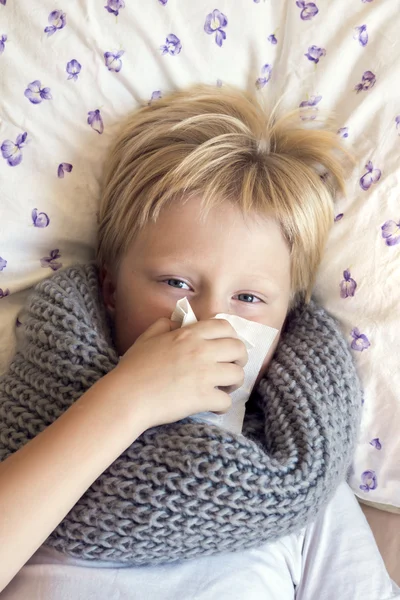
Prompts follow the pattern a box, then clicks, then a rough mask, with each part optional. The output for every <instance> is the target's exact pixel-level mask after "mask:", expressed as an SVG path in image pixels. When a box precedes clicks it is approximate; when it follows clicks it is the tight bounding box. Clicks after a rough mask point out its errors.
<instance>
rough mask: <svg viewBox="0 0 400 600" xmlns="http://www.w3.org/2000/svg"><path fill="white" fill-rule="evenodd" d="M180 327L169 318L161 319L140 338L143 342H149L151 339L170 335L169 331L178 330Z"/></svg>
mask: <svg viewBox="0 0 400 600" xmlns="http://www.w3.org/2000/svg"><path fill="white" fill-rule="evenodd" d="M178 327H180V324H179V323H175V322H174V321H171V319H168V318H167V317H161V318H160V319H157V321H155V322H154V323H153V324H152V325H150V327H148V328H147V329H146V331H145V332H144V333H142V335H141V336H140V338H141V339H142V340H149V339H150V338H153V337H156V336H158V335H162V334H163V333H168V332H169V331H173V330H174V329H178Z"/></svg>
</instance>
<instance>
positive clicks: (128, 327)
mask: <svg viewBox="0 0 400 600" xmlns="http://www.w3.org/2000/svg"><path fill="white" fill-rule="evenodd" d="M161 316H165V315H159V314H158V313H157V311H156V310H154V309H153V308H152V306H151V305H149V304H148V303H144V302H138V301H137V300H135V301H132V302H130V301H129V300H128V301H127V300H126V299H124V298H123V299H117V301H116V305H115V317H114V337H115V339H114V341H115V345H116V348H117V350H118V353H119V354H120V355H121V356H122V354H125V352H126V351H127V350H128V349H129V348H130V347H131V346H132V344H134V343H135V341H136V340H137V338H138V337H139V336H140V335H141V334H142V333H144V332H145V331H146V329H148V328H149V327H150V325H152V324H153V323H154V321H156V320H157V319H158V318H159V317H161Z"/></svg>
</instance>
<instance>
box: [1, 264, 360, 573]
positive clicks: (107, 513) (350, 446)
mask: <svg viewBox="0 0 400 600" xmlns="http://www.w3.org/2000/svg"><path fill="white" fill-rule="evenodd" d="M117 362H118V355H117V352H116V350H115V348H114V346H113V344H112V341H111V335H110V328H109V324H108V322H107V318H106V314H105V311H104V308H103V305H102V303H101V298H100V292H99V286H98V274H97V271H96V268H95V267H94V266H93V265H86V266H75V267H71V268H68V269H66V270H64V271H59V272H57V273H56V274H55V275H54V276H53V277H52V278H50V279H47V280H45V281H42V282H41V283H39V284H38V285H37V286H36V288H35V290H34V292H33V294H32V296H31V298H30V302H29V315H28V318H27V320H26V323H25V325H24V343H23V344H21V348H20V350H19V351H18V353H17V354H16V356H15V358H14V360H13V362H12V364H11V366H10V369H9V371H8V373H7V374H6V375H5V376H4V377H3V378H2V380H1V382H0V461H3V460H4V459H6V458H7V456H9V455H10V454H11V453H13V452H15V451H16V450H18V449H19V448H21V447H22V446H23V445H24V444H26V443H27V442H28V441H29V440H30V439H32V438H34V437H35V436H36V435H38V433H40V432H41V431H42V430H43V429H44V428H45V427H46V426H48V425H50V424H51V423H52V422H53V421H55V419H57V418H58V417H59V416H60V415H61V414H62V413H63V412H64V411H65V410H66V409H67V408H68V407H69V406H70V405H71V404H72V403H73V402H74V401H75V400H76V399H77V398H79V397H80V396H81V395H82V394H83V393H84V392H85V391H86V390H87V389H89V388H90V387H91V386H92V385H93V384H94V383H95V382H96V381H97V380H98V379H99V378H101V377H102V376H103V375H105V374H106V373H107V372H109V371H110V370H111V369H113V368H114V367H115V366H116V364H117ZM154 369H155V371H156V370H157V365H154ZM112 401H113V399H112V398H110V402H111V403H112ZM360 407H361V392H360V387H359V382H358V379H357V376H356V373H355V369H354V366H353V363H352V358H351V356H350V353H349V350H348V348H347V344H346V343H345V341H344V340H343V339H342V335H341V333H340V331H339V328H338V326H337V324H336V323H335V321H334V320H333V319H332V318H331V317H330V316H328V314H327V313H326V312H325V311H324V310H323V309H322V308H319V307H318V306H317V305H316V304H315V303H314V302H311V303H310V304H309V305H307V306H303V307H302V308H299V309H297V310H296V311H294V312H293V313H292V314H291V316H290V317H289V318H288V321H287V325H286V329H285V331H284V333H283V334H282V338H281V341H280V343H279V346H278V349H277V351H276V354H275V357H274V359H273V360H272V362H271V364H270V366H269V368H268V372H267V375H266V377H265V378H264V379H262V381H261V382H260V384H259V386H258V389H257V390H255V391H253V393H252V396H251V398H250V401H249V403H248V408H247V412H246V417H245V422H244V429H243V434H237V435H236V434H232V433H229V432H227V431H225V430H222V429H219V428H217V427H216V426H213V425H209V424H205V423H198V422H195V421H193V420H191V419H190V418H188V419H184V420H182V421H179V422H177V423H173V424H170V425H164V426H161V427H154V428H152V429H149V430H147V431H146V432H145V433H143V434H142V435H141V436H140V437H139V438H138V439H137V440H136V441H135V442H134V443H133V444H132V445H131V446H130V447H129V448H128V449H127V450H126V451H125V452H124V453H123V454H122V455H121V456H120V457H119V458H118V459H117V460H116V461H115V462H114V463H113V464H112V465H111V466H110V467H109V468H108V469H107V470H106V471H105V472H104V473H103V474H102V475H101V476H100V477H99V478H98V479H97V480H96V481H95V482H94V483H93V485H92V486H91V487H90V488H89V489H88V490H87V492H86V493H85V494H84V496H83V497H82V498H81V499H80V500H79V501H78V502H77V504H76V505H75V506H74V507H73V508H72V509H71V511H70V512H69V513H68V515H67V516H66V517H65V519H64V520H63V521H62V522H61V523H60V525H59V526H58V527H57V528H56V529H55V530H54V531H53V533H52V534H51V535H50V536H49V538H48V539H47V540H46V542H45V544H46V545H48V546H52V547H53V548H56V549H57V550H60V551H62V552H64V553H66V554H68V555H72V556H74V557H78V558H84V559H88V560H110V561H118V562H123V563H126V564H131V565H150V564H153V565H154V564H160V563H163V562H172V561H176V560H182V559H191V558H196V557H200V556H205V555H212V554H216V553H219V552H223V551H235V550H243V549H245V548H251V547H255V546H259V545H261V544H263V543H264V542H268V541H273V540H275V539H276V538H278V537H280V536H283V535H286V534H289V533H292V532H296V531H298V530H300V529H301V528H302V527H304V526H305V525H306V524H307V523H309V522H310V521H311V520H312V519H314V518H315V517H316V515H317V513H318V511H320V510H321V509H322V508H323V507H324V506H325V504H326V503H327V502H328V501H329V499H330V498H331V497H332V495H333V493H334V491H335V489H336V487H337V485H338V484H339V483H340V482H341V481H342V480H343V479H344V478H345V477H346V471H347V469H348V467H349V464H350V460H351V456H352V453H353V450H354V446H355V442H356V436H357V430H358V423H359V416H360ZM101 443H102V440H99V444H101ZM77 468H78V465H77ZM71 485H73V482H71Z"/></svg>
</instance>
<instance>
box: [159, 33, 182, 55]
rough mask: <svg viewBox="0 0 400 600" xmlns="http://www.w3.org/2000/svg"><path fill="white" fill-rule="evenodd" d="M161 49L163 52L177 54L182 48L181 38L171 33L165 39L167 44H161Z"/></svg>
mask: <svg viewBox="0 0 400 600" xmlns="http://www.w3.org/2000/svg"><path fill="white" fill-rule="evenodd" d="M160 50H161V52H162V54H170V55H171V56H176V55H177V54H179V53H180V51H181V50H182V44H181V40H180V39H179V38H178V37H176V35H174V34H173V33H170V34H169V35H168V36H167V37H166V39H165V44H164V45H163V46H160Z"/></svg>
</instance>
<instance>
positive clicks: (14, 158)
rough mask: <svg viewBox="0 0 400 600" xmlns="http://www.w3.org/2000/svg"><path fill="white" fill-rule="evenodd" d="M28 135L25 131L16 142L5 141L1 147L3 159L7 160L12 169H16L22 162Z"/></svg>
mask: <svg viewBox="0 0 400 600" xmlns="http://www.w3.org/2000/svg"><path fill="white" fill-rule="evenodd" d="M27 135H28V134H27V132H26V131H25V132H24V133H20V134H19V135H18V136H17V139H16V140H15V142H12V141H11V140H5V141H4V142H3V143H2V145H1V147H0V150H1V154H2V156H3V158H5V159H6V161H7V164H8V165H10V167H16V166H17V165H19V164H20V162H21V161H22V152H21V149H22V148H23V147H24V146H25V142H26V137H27Z"/></svg>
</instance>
